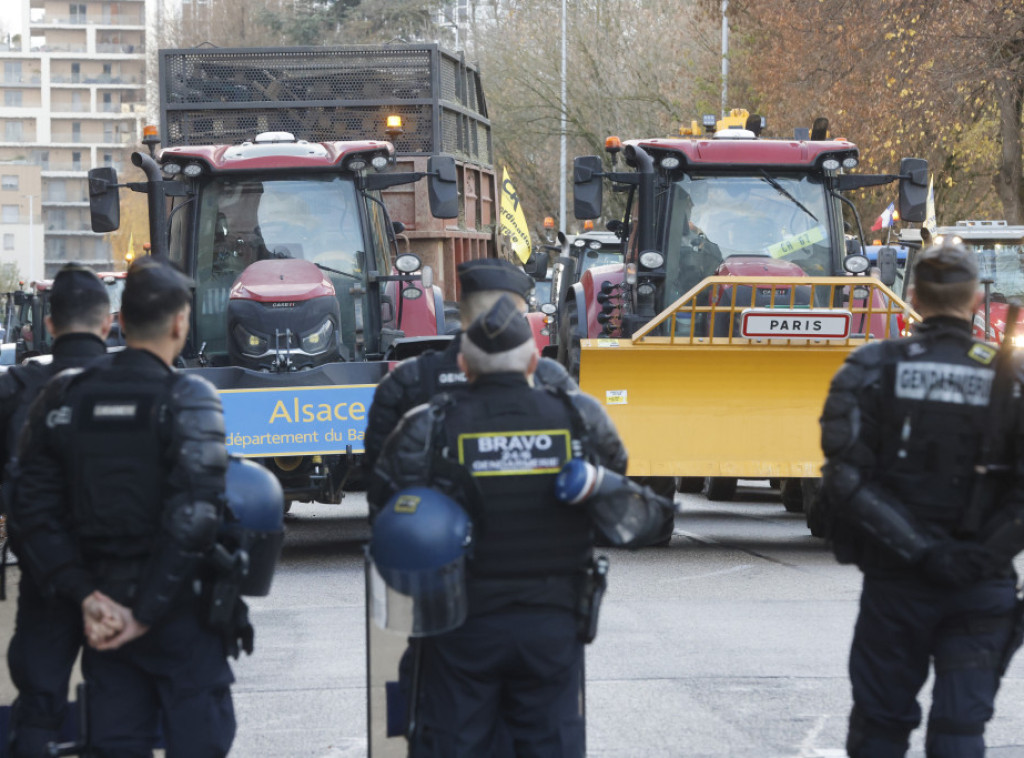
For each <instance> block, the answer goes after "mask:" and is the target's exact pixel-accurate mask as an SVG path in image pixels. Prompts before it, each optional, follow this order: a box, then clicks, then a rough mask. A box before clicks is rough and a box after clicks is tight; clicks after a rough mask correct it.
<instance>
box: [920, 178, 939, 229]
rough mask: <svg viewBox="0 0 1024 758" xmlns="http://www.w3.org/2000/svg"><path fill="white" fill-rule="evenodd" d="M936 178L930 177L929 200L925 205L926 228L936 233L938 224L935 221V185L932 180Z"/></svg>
mask: <svg viewBox="0 0 1024 758" xmlns="http://www.w3.org/2000/svg"><path fill="white" fill-rule="evenodd" d="M933 181H934V180H933V179H932V178H931V177H928V200H927V201H926V203H925V206H924V224H923V226H924V228H925V229H927V230H928V231H929V232H931V233H932V234H933V235H934V234H935V227H936V226H938V224H936V223H935V187H934V186H933V184H932V182H933Z"/></svg>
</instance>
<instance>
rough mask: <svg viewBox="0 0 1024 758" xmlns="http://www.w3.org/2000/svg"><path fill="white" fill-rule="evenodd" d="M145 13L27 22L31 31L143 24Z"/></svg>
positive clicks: (71, 17) (103, 14)
mask: <svg viewBox="0 0 1024 758" xmlns="http://www.w3.org/2000/svg"><path fill="white" fill-rule="evenodd" d="M145 25H146V14H145V13H101V14H98V15H93V16H88V15H87V16H45V17H43V18H42V19H33V20H32V21H30V22H29V28H30V30H31V31H33V32H34V31H36V30H37V29H47V28H54V27H68V26H70V27H74V28H83V27H86V26H145Z"/></svg>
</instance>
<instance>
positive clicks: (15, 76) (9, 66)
mask: <svg viewBox="0 0 1024 758" xmlns="http://www.w3.org/2000/svg"><path fill="white" fill-rule="evenodd" d="M4 82H5V83H7V84H21V61H4Z"/></svg>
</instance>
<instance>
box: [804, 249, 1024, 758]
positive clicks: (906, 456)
mask: <svg viewBox="0 0 1024 758" xmlns="http://www.w3.org/2000/svg"><path fill="white" fill-rule="evenodd" d="M913 276H914V290H913V291H912V295H911V302H912V303H913V304H914V305H915V307H916V308H917V309H918V311H919V312H920V313H921V315H922V316H924V321H923V323H921V324H919V325H918V326H917V329H916V331H915V333H914V335H913V336H912V337H910V338H907V339H901V340H892V341H885V342H877V343H870V344H868V345H865V346H863V347H861V348H859V349H858V350H856V351H854V352H853V353H852V354H851V355H850V357H849V358H848V359H847V361H846V363H845V364H844V366H843V367H842V369H841V370H840V371H839V372H838V373H837V375H836V376H835V378H834V379H833V381H832V386H831V389H830V392H829V396H828V400H827V401H826V405H825V409H824V413H823V415H822V419H821V423H822V448H823V450H824V452H825V455H826V459H827V460H826V465H825V467H824V469H823V476H824V482H823V484H824V494H825V501H824V502H825V506H826V510H827V514H828V516H827V518H826V521H827V523H828V528H829V529H830V532H831V538H832V541H833V544H834V547H835V551H836V555H837V557H838V558H839V559H840V560H841V561H843V562H856V563H857V565H858V566H859V567H860V568H861V570H862V571H863V573H864V588H863V594H862V598H861V607H860V617H859V619H858V622H857V627H856V630H855V633H854V641H853V647H852V651H851V655H850V675H851V680H852V684H853V700H854V708H853V712H852V714H851V717H850V731H849V739H848V743H847V749H848V751H849V754H850V755H851V756H854V758H867V757H868V756H870V757H871V758H889V757H890V756H902V755H904V753H905V752H906V749H907V744H908V740H909V735H910V732H911V731H912V730H913V729H914V728H915V727H916V726H918V724H919V723H920V720H921V712H920V707H919V706H918V704H917V702H916V696H917V693H918V691H919V690H920V688H921V687H922V686H923V684H924V682H925V679H926V678H927V675H928V670H929V659H930V656H933V657H934V663H935V685H934V690H933V706H932V711H931V714H930V717H929V723H928V737H927V745H928V748H927V750H928V755H929V756H981V755H983V754H984V740H983V733H984V729H985V723H986V722H987V721H988V720H989V718H991V715H992V703H993V699H994V697H995V691H996V689H997V687H998V683H999V677H1000V673H1001V670H1002V669H1003V668H1004V667H1005V664H1006V663H1007V661H1008V656H1009V654H1011V653H1012V649H1011V648H1012V646H1011V645H1010V638H1011V611H1012V610H1013V609H1014V607H1015V603H1014V598H1015V593H1014V585H1015V578H1014V572H1013V568H1012V564H1011V559H1012V557H1013V555H1014V554H1015V553H1016V552H1017V551H1018V550H1020V549H1021V547H1022V546H1024V539H1022V536H1024V535H1022V534H1021V532H1020V527H1019V526H1017V525H1015V521H1016V520H1017V519H1018V518H1019V515H1020V513H1021V510H1022V507H1024V489H1022V484H1024V480H1022V478H1021V476H1020V474H1021V472H1020V471H1015V468H1018V469H1019V467H1020V464H1019V463H1018V462H1017V461H1015V460H1013V459H1012V457H1011V456H1012V455H1014V453H1013V452H1012V451H1014V450H1015V451H1016V453H1015V455H1016V456H1017V458H1019V456H1020V450H1021V447H1020V443H1021V442H1022V441H1024V440H1022V439H1021V438H1020V432H1019V430H1018V429H1017V427H1016V419H1018V418H1019V416H1018V414H1019V408H1018V405H1019V395H1018V396H1017V399H1013V398H1012V397H1011V395H1012V387H1013V385H1014V384H1016V383H1017V382H1018V381H1019V380H1018V378H1017V377H1016V376H1015V371H1016V369H1015V367H1014V365H1013V362H1012V361H1011V360H1009V359H1008V353H1002V354H997V351H996V349H995V348H993V347H992V346H990V345H988V344H986V343H983V342H980V341H977V340H974V339H972V337H971V328H972V320H973V313H974V308H975V305H976V303H977V301H978V295H977V288H978V281H977V277H978V271H977V264H976V262H975V260H974V256H973V253H971V252H970V251H968V250H967V249H965V248H964V247H963V246H962V245H961V244H958V243H956V242H953V241H943V242H941V244H939V245H937V246H935V247H932V248H930V249H929V250H927V251H925V252H923V253H922V254H921V255H920V256H919V257H918V260H917V261H916V263H915V266H914V272H913ZM994 410H995V412H994ZM993 443H994V444H993ZM995 450H1002V451H1003V454H1002V456H1001V457H1002V458H1003V460H1002V461H996V462H995V463H996V465H993V466H989V464H991V463H993V461H992V460H987V459H988V458H990V457H991V456H990V454H991V453H992V452H993V451H995ZM985 469H988V471H989V474H986V475H984V476H982V475H980V474H979V473H978V472H979V471H980V470H985Z"/></svg>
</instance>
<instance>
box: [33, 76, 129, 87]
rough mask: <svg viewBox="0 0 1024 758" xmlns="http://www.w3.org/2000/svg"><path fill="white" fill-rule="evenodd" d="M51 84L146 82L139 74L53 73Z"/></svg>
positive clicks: (114, 84)
mask: <svg viewBox="0 0 1024 758" xmlns="http://www.w3.org/2000/svg"><path fill="white" fill-rule="evenodd" d="M50 83H51V84H103V85H111V86H118V85H122V86H123V85H128V86H134V87H138V86H141V85H143V84H145V81H144V79H143V77H142V76H141V75H139V74H92V75H86V74H78V75H77V76H76V75H75V74H53V75H51V76H50Z"/></svg>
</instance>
